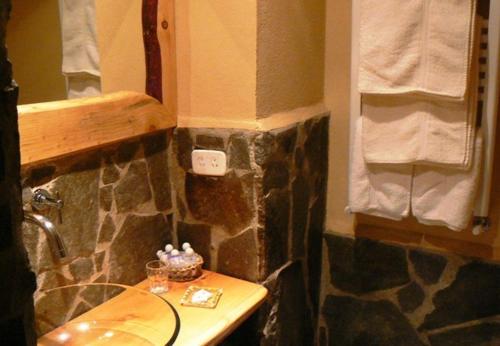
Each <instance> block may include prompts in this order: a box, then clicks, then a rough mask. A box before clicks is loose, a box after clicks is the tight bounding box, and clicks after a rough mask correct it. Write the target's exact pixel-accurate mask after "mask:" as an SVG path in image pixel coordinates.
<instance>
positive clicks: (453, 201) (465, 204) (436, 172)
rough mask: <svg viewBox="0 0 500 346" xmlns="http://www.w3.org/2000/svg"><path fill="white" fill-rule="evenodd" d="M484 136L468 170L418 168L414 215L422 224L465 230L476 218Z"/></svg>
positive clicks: (477, 144) (414, 184)
mask: <svg viewBox="0 0 500 346" xmlns="http://www.w3.org/2000/svg"><path fill="white" fill-rule="evenodd" d="M482 149H483V136H482V133H481V131H480V130H478V133H477V135H476V144H475V148H474V155H473V160H472V161H473V162H472V167H471V169H469V170H468V171H461V170H453V169H445V168H437V167H432V168H431V167H425V166H416V167H415V172H414V178H413V188H412V196H411V204H412V213H413V215H414V216H415V217H416V218H417V219H418V221H419V222H420V223H423V224H427V225H442V226H446V227H448V228H450V229H452V230H455V231H460V230H463V229H465V228H466V227H467V226H468V224H469V222H470V219H471V217H472V213H473V208H474V201H475V197H476V192H477V188H478V186H479V177H480V172H481V166H482V164H481V163H482Z"/></svg>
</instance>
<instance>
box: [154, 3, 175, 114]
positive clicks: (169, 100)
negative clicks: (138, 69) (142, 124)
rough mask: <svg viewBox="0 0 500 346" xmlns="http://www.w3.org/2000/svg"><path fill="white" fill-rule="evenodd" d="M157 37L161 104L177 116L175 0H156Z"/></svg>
mask: <svg viewBox="0 0 500 346" xmlns="http://www.w3.org/2000/svg"><path fill="white" fill-rule="evenodd" d="M156 28H157V35H158V41H159V43H160V50H161V71H162V89H163V104H164V105H165V107H167V109H168V111H169V112H170V113H172V114H176V115H177V59H176V50H175V45H176V44H175V0H158V24H157V26H156Z"/></svg>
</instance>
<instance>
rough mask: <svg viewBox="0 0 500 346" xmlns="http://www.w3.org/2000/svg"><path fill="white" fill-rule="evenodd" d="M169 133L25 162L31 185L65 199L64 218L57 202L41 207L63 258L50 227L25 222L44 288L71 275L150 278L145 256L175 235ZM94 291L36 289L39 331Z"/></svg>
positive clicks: (90, 300)
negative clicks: (56, 252) (54, 245)
mask: <svg viewBox="0 0 500 346" xmlns="http://www.w3.org/2000/svg"><path fill="white" fill-rule="evenodd" d="M170 139H171V135H170V134H169V133H167V132H166V131H163V132H158V133H156V134H152V135H148V136H143V137H140V138H138V139H131V140H129V141H126V142H122V143H119V144H116V145H111V146H106V147H104V148H102V149H97V150H93V151H88V152H85V153H81V154H75V155H72V156H70V157H65V158H61V159H57V160H53V161H50V162H44V163H43V164H42V165H36V166H31V167H26V168H24V170H23V172H22V176H23V179H24V183H25V184H26V185H29V186H31V187H33V188H37V187H43V188H46V189H48V190H49V191H51V192H52V193H55V192H56V191H57V192H58V193H59V194H60V197H61V198H62V199H63V200H64V207H63V209H62V214H61V217H62V220H61V221H62V223H61V222H58V220H59V216H58V213H57V211H56V210H47V211H43V213H45V215H46V216H47V217H49V218H50V220H52V221H53V222H54V224H55V225H56V227H57V229H58V231H59V232H60V234H61V236H62V238H63V240H64V242H65V244H66V247H67V249H68V253H69V261H65V262H63V263H58V262H57V260H56V259H55V258H53V257H52V253H51V252H50V250H49V247H48V245H47V242H46V239H45V235H44V233H43V232H41V230H39V229H37V228H36V227H34V226H31V225H27V224H25V225H24V228H25V230H24V243H25V246H26V248H27V250H28V255H29V258H30V263H31V266H32V268H33V271H34V272H35V273H36V274H37V282H38V289H39V290H45V289H50V288H55V287H59V286H64V285H68V284H73V283H104V282H112V283H120V284H129V285H133V284H136V283H138V282H140V281H142V280H143V279H145V271H144V266H145V263H146V262H147V261H149V260H151V259H154V258H156V251H157V250H158V249H159V248H160V247H161V246H164V245H165V244H166V243H168V242H171V241H172V240H173V235H172V229H173V212H172V198H171V188H170V180H169V168H168V164H169V163H168V148H169V146H170V142H171V140H170ZM93 291H96V290H95V289H94V290H93ZM68 292H69V291H68ZM89 292H90V291H89ZM89 292H86V291H85V290H84V291H82V292H77V291H75V292H69V293H68V294H67V295H65V296H60V295H56V294H50V295H47V296H43V295H41V296H40V295H38V294H35V310H36V314H37V322H38V323H37V329H38V330H37V332H38V334H39V335H40V334H43V333H46V332H48V331H49V330H51V329H52V328H53V327H54V326H57V325H58V324H60V323H62V322H64V321H67V320H69V319H71V318H74V317H76V316H77V315H79V314H81V313H83V312H85V311H87V310H88V309H90V308H91V307H92V306H95V305H97V304H98V303H99V302H101V300H102V297H100V296H99V295H96V294H89Z"/></svg>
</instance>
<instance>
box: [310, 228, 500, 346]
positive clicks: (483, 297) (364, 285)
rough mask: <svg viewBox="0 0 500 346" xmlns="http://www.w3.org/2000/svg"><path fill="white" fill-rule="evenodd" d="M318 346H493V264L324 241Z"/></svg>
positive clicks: (339, 239)
mask: <svg viewBox="0 0 500 346" xmlns="http://www.w3.org/2000/svg"><path fill="white" fill-rule="evenodd" d="M325 243H326V249H327V257H328V259H329V270H326V269H325V272H324V274H323V275H324V278H325V281H327V282H329V285H328V286H327V288H326V293H325V298H324V300H323V303H322V308H321V322H320V325H321V327H320V345H335V346H347V345H384V346H412V345H415V346H417V345H418V346H424V345H425V346H493V345H500V264H495V263H488V262H484V261H480V260H476V259H471V258H466V257H462V256H457V255H451V254H438V253H433V252H428V251H422V250H418V249H413V248H409V247H404V246H400V245H391V244H388V243H385V242H380V241H374V240H369V239H364V238H356V239H353V238H349V237H345V236H340V235H335V234H325Z"/></svg>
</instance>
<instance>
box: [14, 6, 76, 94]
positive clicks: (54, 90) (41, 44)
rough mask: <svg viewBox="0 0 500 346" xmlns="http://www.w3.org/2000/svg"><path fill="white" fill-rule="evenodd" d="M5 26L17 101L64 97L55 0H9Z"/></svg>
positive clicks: (57, 8)
mask: <svg viewBox="0 0 500 346" xmlns="http://www.w3.org/2000/svg"><path fill="white" fill-rule="evenodd" d="M7 30H8V35H7V47H8V49H9V58H10V60H11V61H12V63H13V66H14V79H15V80H16V81H17V83H18V84H19V92H20V94H19V104H26V103H36V102H46V101H55V100H61V99H66V84H65V80H64V77H63V75H62V73H61V66H62V45H61V26H60V23H59V7H58V2H57V0H45V1H40V0H24V1H13V8H12V13H11V20H10V21H9V24H8V28H7Z"/></svg>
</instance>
